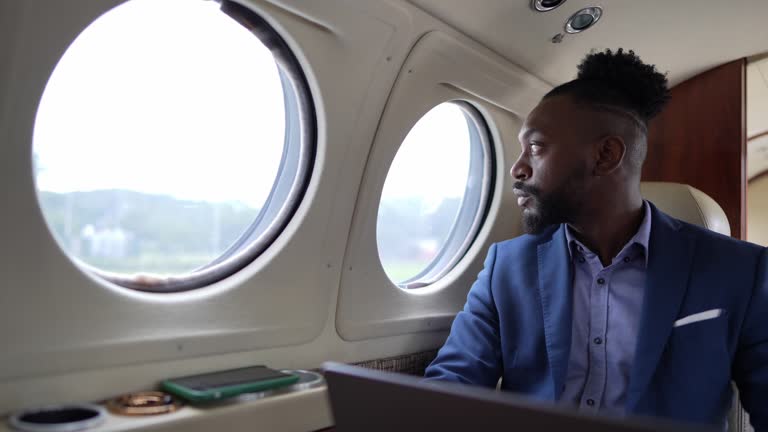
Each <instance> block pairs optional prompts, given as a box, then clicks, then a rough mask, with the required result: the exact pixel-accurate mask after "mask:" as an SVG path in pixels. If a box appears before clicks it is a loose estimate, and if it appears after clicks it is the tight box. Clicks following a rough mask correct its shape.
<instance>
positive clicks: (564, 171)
mask: <svg viewBox="0 0 768 432" xmlns="http://www.w3.org/2000/svg"><path fill="white" fill-rule="evenodd" d="M589 123H590V116H589V112H587V111H585V110H584V109H583V108H581V107H580V106H579V105H577V104H575V103H573V102H572V101H571V99H570V97H568V96H565V95H561V96H553V97H550V98H547V99H544V100H542V101H541V102H540V103H539V105H538V106H537V107H536V108H535V109H534V110H533V111H532V112H531V113H530V114H529V115H528V118H527V119H526V120H525V123H524V124H523V127H522V129H521V130H520V135H519V139H520V144H521V146H522V153H521V154H520V157H519V158H518V160H517V162H515V165H514V166H513V167H512V170H511V171H510V174H511V175H512V177H513V178H514V179H515V184H514V192H515V195H517V197H518V200H517V202H518V205H520V207H521V208H522V210H523V223H524V226H525V230H526V231H527V232H529V233H537V232H540V231H541V230H542V229H544V228H545V227H547V226H548V225H552V224H560V223H569V222H573V221H574V220H575V219H576V218H577V216H578V215H579V212H580V211H581V208H582V205H583V203H584V200H585V198H586V197H587V195H588V191H589V188H590V184H591V177H592V176H591V172H592V168H591V165H590V159H591V158H592V154H593V146H592V143H594V142H595V140H596V138H597V137H595V136H591V135H590V129H592V128H590V127H589V126H588V125H589Z"/></svg>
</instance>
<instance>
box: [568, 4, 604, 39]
mask: <svg viewBox="0 0 768 432" xmlns="http://www.w3.org/2000/svg"><path fill="white" fill-rule="evenodd" d="M601 16H603V9H602V8H600V7H599V6H595V7H588V8H584V9H582V10H580V11H578V12H576V13H575V14H573V15H571V17H570V18H568V21H566V22H565V31H566V32H567V33H571V34H573V33H580V32H583V31H584V30H586V29H588V28H590V27H592V26H593V25H595V24H596V23H597V22H598V21H599V20H600V17H601Z"/></svg>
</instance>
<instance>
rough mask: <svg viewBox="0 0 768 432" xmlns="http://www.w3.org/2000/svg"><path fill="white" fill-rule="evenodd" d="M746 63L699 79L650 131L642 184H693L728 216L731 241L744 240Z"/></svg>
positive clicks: (678, 90)
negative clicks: (667, 182)
mask: <svg viewBox="0 0 768 432" xmlns="http://www.w3.org/2000/svg"><path fill="white" fill-rule="evenodd" d="M746 69H747V68H746V60H745V59H739V60H736V61H733V62H730V63H726V64H724V65H722V66H719V67H716V68H714V69H712V70H709V71H707V72H704V73H702V74H700V75H698V76H695V77H693V78H691V79H689V80H688V81H685V82H683V83H681V84H679V85H677V86H675V87H674V88H673V89H672V100H670V102H669V105H668V106H667V107H666V109H665V110H664V112H662V113H661V114H660V115H659V116H658V117H657V118H656V119H654V120H652V121H651V124H650V125H649V131H648V157H647V158H646V161H645V165H644V167H643V180H644V181H669V182H678V183H685V184H689V185H691V186H693V187H695V188H697V189H700V190H701V191H702V192H704V193H706V194H707V195H709V196H711V197H712V198H713V199H714V200H715V201H717V203H718V204H720V206H721V207H722V208H723V210H725V214H726V215H727V216H728V221H729V222H730V224H731V235H732V236H733V237H736V238H740V239H745V238H746V190H747V184H746V182H747V179H746V158H747V147H746V136H747V128H746Z"/></svg>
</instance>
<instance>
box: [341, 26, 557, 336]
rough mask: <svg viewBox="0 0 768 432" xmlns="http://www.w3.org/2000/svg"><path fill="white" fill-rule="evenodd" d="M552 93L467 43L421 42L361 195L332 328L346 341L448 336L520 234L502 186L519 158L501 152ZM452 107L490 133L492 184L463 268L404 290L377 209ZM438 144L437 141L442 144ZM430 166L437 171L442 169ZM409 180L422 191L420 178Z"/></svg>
mask: <svg viewBox="0 0 768 432" xmlns="http://www.w3.org/2000/svg"><path fill="white" fill-rule="evenodd" d="M548 87H549V86H548V85H547V84H546V83H544V82H542V81H540V80H538V79H536V78H534V77H532V76H530V75H528V74H527V73H525V72H524V71H522V70H520V69H519V68H517V67H515V66H513V65H511V64H508V63H506V62H505V61H504V60H503V59H499V58H498V57H497V56H495V55H493V54H492V53H487V52H483V51H482V50H481V49H480V48H479V47H477V46H473V45H471V44H470V42H466V41H465V42H462V41H460V40H457V39H455V38H453V37H450V36H448V35H446V34H444V33H440V32H431V33H429V34H427V35H426V36H424V37H422V38H421V39H420V40H419V42H418V44H416V46H415V47H414V48H413V50H412V51H411V54H410V56H409V58H408V59H407V60H406V62H405V65H404V67H403V70H402V71H401V75H400V78H399V79H398V81H397V83H396V85H395V88H394V89H393V90H392V96H391V97H390V100H389V101H388V104H387V109H386V110H385V112H384V114H383V116H382V120H381V125H380V127H379V130H378V134H377V136H376V139H375V141H374V147H373V149H372V150H371V154H370V156H369V158H368V163H367V168H366V173H365V177H364V179H363V182H362V189H361V191H360V193H359V198H358V209H357V211H356V212H355V219H354V220H353V222H352V229H351V234H350V240H349V242H350V244H349V246H348V247H347V258H346V260H345V263H344V268H343V271H344V273H343V277H342V281H341V288H340V294H339V306H338V313H337V319H336V320H337V321H336V322H337V328H338V330H339V334H340V335H341V336H342V337H343V338H344V339H347V340H360V339H366V338H370V337H381V336H388V335H395V334H408V333H413V332H424V331H435V330H446V329H448V328H449V326H450V323H451V321H452V318H453V316H454V315H455V314H456V311H457V310H458V309H459V308H460V307H461V305H462V304H463V302H464V299H465V296H466V287H467V286H469V285H470V284H471V283H472V281H473V279H474V277H475V275H476V274H477V272H479V271H480V268H481V264H482V260H483V259H484V257H485V250H486V249H487V247H488V245H489V244H490V243H491V242H492V241H493V240H494V239H498V238H506V237H510V236H515V235H517V234H518V233H519V232H520V221H519V219H518V218H517V217H516V216H517V215H508V214H505V215H504V216H503V217H501V216H500V215H499V213H500V212H501V209H503V208H509V206H511V205H513V203H514V200H515V197H514V196H513V195H512V193H511V189H510V188H509V186H510V184H509V182H507V181H506V180H505V179H506V173H507V171H508V167H510V166H511V165H512V164H513V163H514V160H515V159H517V156H518V154H519V150H518V149H517V147H516V146H505V145H503V144H504V143H508V142H513V141H512V140H514V139H515V137H516V135H517V132H518V129H519V125H520V119H519V118H520V113H523V112H527V111H528V110H530V109H531V107H532V105H531V104H532V103H533V102H534V101H535V100H538V99H539V98H540V97H541V95H542V94H543V93H544V92H545V91H546V90H547V88H548ZM448 101H465V102H467V103H469V104H471V105H472V106H475V107H477V109H478V112H479V113H480V114H481V116H483V117H484V118H485V123H486V124H487V127H488V128H489V131H490V136H489V138H490V139H491V141H492V143H491V145H492V146H493V149H492V150H493V152H492V153H495V157H494V158H493V159H494V161H493V162H494V163H493V168H492V169H493V172H490V173H486V175H488V176H492V177H493V185H492V188H490V190H489V191H488V193H489V194H490V197H489V198H490V202H489V207H488V211H487V214H486V215H485V222H484V224H483V227H482V229H481V230H480V232H479V233H478V234H477V236H476V239H475V241H474V242H473V244H472V245H471V247H470V248H469V250H468V251H467V252H466V254H465V256H464V258H463V259H462V260H461V261H460V262H459V263H458V264H457V265H456V266H455V267H453V268H452V269H451V270H450V271H449V272H448V273H447V274H446V275H445V276H443V278H441V279H439V280H438V281H437V282H435V283H433V284H425V286H420V287H415V288H402V289H398V287H397V286H396V285H395V284H393V283H392V281H390V279H389V277H388V276H387V274H385V272H384V271H383V269H382V261H381V260H380V259H379V257H378V253H377V250H376V245H377V241H376V234H377V233H376V231H377V229H376V228H377V227H376V225H377V224H376V221H377V216H378V212H377V210H378V205H377V203H378V202H379V201H380V199H381V196H382V189H383V187H384V183H385V179H386V178H387V175H388V172H389V170H390V169H391V167H392V161H393V159H394V158H395V155H396V153H397V151H398V149H399V148H400V144H401V143H402V142H403V141H404V140H405V139H406V132H407V131H409V130H410V129H411V126H412V125H414V124H416V123H417V121H418V120H419V119H420V118H422V116H425V114H426V113H427V112H428V111H429V110H430V109H432V108H433V107H436V106H438V105H440V104H441V103H444V102H448ZM436 138H437V139H440V137H439V135H436ZM446 151H447V150H446ZM431 162H432V163H436V164H438V165H440V164H441V159H440V158H439V157H437V158H436V159H435V160H434V161H431ZM427 163H429V161H425V162H424V164H425V165H426V164H427ZM412 176H413V181H417V178H418V176H419V173H418V172H414V173H413V174H412ZM382 287H387V288H382Z"/></svg>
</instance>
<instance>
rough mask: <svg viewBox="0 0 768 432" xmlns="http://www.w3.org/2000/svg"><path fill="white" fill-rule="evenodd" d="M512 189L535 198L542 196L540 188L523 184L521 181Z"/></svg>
mask: <svg viewBox="0 0 768 432" xmlns="http://www.w3.org/2000/svg"><path fill="white" fill-rule="evenodd" d="M512 188H513V189H518V190H521V191H523V192H525V193H527V194H528V195H531V196H535V197H537V196H540V195H541V189H539V188H537V187H536V186H533V185H528V184H525V183H523V182H521V181H519V180H518V181H516V182H515V184H514V185H512Z"/></svg>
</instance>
